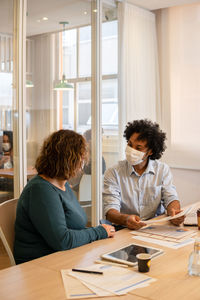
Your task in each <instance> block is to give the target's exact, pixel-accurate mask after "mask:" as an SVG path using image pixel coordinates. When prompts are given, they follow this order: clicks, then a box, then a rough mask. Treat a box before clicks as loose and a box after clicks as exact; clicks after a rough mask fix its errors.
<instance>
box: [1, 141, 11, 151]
mask: <svg viewBox="0 0 200 300" xmlns="http://www.w3.org/2000/svg"><path fill="white" fill-rule="evenodd" d="M10 147H11V145H10V143H2V149H3V151H4V152H8V151H9V150H10Z"/></svg>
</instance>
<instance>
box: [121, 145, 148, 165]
mask: <svg viewBox="0 0 200 300" xmlns="http://www.w3.org/2000/svg"><path fill="white" fill-rule="evenodd" d="M125 153H126V159H127V161H128V162H129V164H131V165H132V166H136V165H139V164H140V163H141V162H143V157H144V155H145V153H144V152H142V151H138V150H135V149H134V148H132V147H130V146H129V145H127V146H126V150H125Z"/></svg>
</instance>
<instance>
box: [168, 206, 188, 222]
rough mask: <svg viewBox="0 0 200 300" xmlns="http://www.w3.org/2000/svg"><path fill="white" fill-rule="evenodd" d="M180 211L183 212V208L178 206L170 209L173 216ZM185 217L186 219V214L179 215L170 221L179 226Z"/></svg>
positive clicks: (169, 211) (169, 212) (170, 214)
mask: <svg viewBox="0 0 200 300" xmlns="http://www.w3.org/2000/svg"><path fill="white" fill-rule="evenodd" d="M180 212H181V210H180V209H176V208H171V209H169V210H168V214H169V216H171V217H173V216H175V215H177V214H178V213H180ZM184 219H185V216H182V217H179V218H177V219H173V220H170V222H171V223H172V224H173V225H176V226H179V225H180V224H181V223H183V221H184Z"/></svg>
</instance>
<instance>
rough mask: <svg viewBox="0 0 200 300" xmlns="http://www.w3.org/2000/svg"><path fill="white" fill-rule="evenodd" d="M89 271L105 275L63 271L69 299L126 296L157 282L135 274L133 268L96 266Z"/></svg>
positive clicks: (140, 274)
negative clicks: (136, 289)
mask: <svg viewBox="0 0 200 300" xmlns="http://www.w3.org/2000/svg"><path fill="white" fill-rule="evenodd" d="M87 270H93V271H102V272H103V275H97V274H89V273H81V272H80V273H79V272H72V271H71V270H61V274H62V279H63V284H64V287H65V291H66V296H67V298H68V299H72V298H73V299H77V298H91V297H102V296H114V295H124V294H126V293H127V292H129V291H131V290H133V289H135V288H141V287H144V286H147V285H149V284H150V283H151V282H153V281H155V279H153V278H151V277H149V276H147V275H144V274H142V273H138V272H135V271H134V270H133V268H121V267H116V266H111V265H101V264H95V265H92V266H90V267H87ZM70 277H71V279H70Z"/></svg>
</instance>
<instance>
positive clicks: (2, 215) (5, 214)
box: [0, 199, 18, 266]
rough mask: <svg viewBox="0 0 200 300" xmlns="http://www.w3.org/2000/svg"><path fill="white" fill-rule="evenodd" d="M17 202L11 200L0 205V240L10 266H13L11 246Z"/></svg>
mask: <svg viewBox="0 0 200 300" xmlns="http://www.w3.org/2000/svg"><path fill="white" fill-rule="evenodd" d="M17 201H18V199H11V200H8V201H5V202H3V203H1V204H0V238H1V240H2V242H3V245H4V247H5V249H6V251H7V253H8V256H9V259H10V263H11V266H14V265H15V259H14V256H13V244H14V236H15V231H14V224H15V218H16V207H17Z"/></svg>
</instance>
